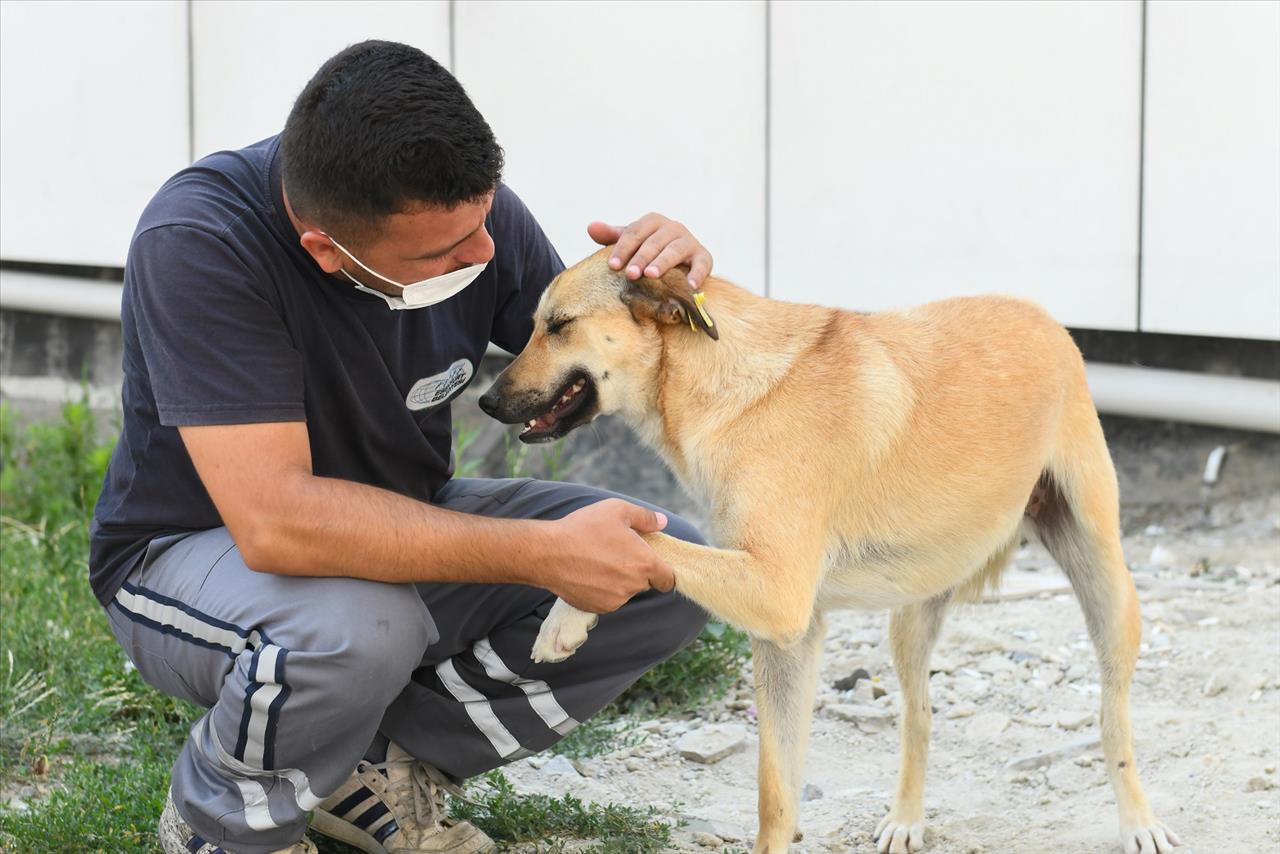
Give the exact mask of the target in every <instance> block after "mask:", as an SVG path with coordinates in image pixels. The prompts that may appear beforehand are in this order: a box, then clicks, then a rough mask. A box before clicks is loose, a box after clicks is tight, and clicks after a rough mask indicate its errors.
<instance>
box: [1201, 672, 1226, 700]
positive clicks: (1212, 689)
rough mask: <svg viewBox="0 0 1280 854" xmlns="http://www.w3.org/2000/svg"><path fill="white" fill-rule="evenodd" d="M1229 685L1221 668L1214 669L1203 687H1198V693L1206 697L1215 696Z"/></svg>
mask: <svg viewBox="0 0 1280 854" xmlns="http://www.w3.org/2000/svg"><path fill="white" fill-rule="evenodd" d="M1229 685H1230V682H1228V680H1227V677H1226V675H1225V674H1224V673H1223V672H1222V671H1221V670H1215V671H1214V672H1213V674H1212V675H1211V676H1210V677H1209V678H1208V679H1207V680H1206V681H1205V683H1204V687H1203V688H1201V689H1200V693H1201V694H1204V695H1205V696H1206V697H1216V696H1218V695H1219V694H1221V693H1222V692H1223V691H1225V690H1227V687H1228V686H1229Z"/></svg>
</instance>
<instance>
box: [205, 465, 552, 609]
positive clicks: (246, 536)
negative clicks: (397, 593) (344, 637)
mask: <svg viewBox="0 0 1280 854" xmlns="http://www.w3.org/2000/svg"><path fill="white" fill-rule="evenodd" d="M294 478H296V480H295V479H294ZM272 491H273V492H277V491H278V493H279V496H280V500H279V501H278V502H276V503H275V504H274V505H273V509H272V510H270V511H268V512H266V513H263V514H262V518H258V519H255V520H254V521H253V523H252V524H250V525H248V526H247V527H248V528H249V530H245V531H237V530H236V527H237V526H230V527H231V533H232V536H234V537H235V538H236V542H237V545H239V547H240V551H241V554H242V556H243V557H244V559H245V562H246V564H248V566H250V567H251V568H252V569H255V570H257V571H259V572H273V573H279V574H281V575H322V576H323V575H345V576H352V577H356V578H369V579H373V580H377V581H388V582H411V581H468V582H484V583H512V584H531V585H535V586H545V585H544V584H543V578H542V573H541V572H540V567H541V566H544V565H545V562H544V561H543V560H542V559H541V558H542V557H543V556H545V555H548V554H551V553H552V552H553V551H554V548H553V545H552V544H553V540H554V537H555V534H554V532H553V529H552V527H551V526H552V524H553V523H550V522H541V521H535V520H525V519H491V518H487V517H483V516H473V515H469V514H466V513H457V512H454V511H451V510H444V509H441V508H439V507H433V506H432V505H430V504H425V503H423V502H421V501H416V500H414V499H412V498H406V497H405V496H403V495H398V494H396V493H394V492H389V491H387V490H385V489H379V488H377V487H373V486H366V485H364V484H360V483H354V482H351V481H346V480H336V479H333V478H323V477H315V476H313V475H309V474H297V475H295V476H292V477H291V478H290V480H289V482H288V483H285V484H276V485H275V489H273V490H272ZM238 527H242V528H243V527H246V526H245V525H243V524H242V525H240V526H238Z"/></svg>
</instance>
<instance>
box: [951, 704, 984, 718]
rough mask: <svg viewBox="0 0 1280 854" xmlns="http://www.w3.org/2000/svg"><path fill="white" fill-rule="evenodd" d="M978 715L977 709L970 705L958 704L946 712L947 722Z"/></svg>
mask: <svg viewBox="0 0 1280 854" xmlns="http://www.w3.org/2000/svg"><path fill="white" fill-rule="evenodd" d="M977 713H978V707H977V706H975V705H973V704H972V703H959V704H957V705H955V706H952V707H951V709H950V710H949V711H948V712H947V720H952V721H954V720H956V719H958V718H971V717H973V716H974V715H976V714H977Z"/></svg>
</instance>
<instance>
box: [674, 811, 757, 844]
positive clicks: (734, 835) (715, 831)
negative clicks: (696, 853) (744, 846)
mask: <svg viewBox="0 0 1280 854" xmlns="http://www.w3.org/2000/svg"><path fill="white" fill-rule="evenodd" d="M681 818H682V819H683V820H684V829H685V831H686V832H688V833H690V834H698V833H705V834H707V835H709V836H716V837H719V838H720V839H721V840H723V841H724V842H740V841H741V840H742V837H743V833H742V832H741V831H739V830H737V829H735V828H733V827H731V826H729V825H722V824H718V823H716V824H713V823H712V822H710V821H707V820H706V819H705V818H699V817H698V816H693V815H684V816H681Z"/></svg>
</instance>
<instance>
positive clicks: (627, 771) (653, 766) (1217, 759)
mask: <svg viewBox="0 0 1280 854" xmlns="http://www.w3.org/2000/svg"><path fill="white" fill-rule="evenodd" d="M1267 457H1268V459H1269V460H1270V462H1274V457H1270V455H1267ZM1264 480H1266V479H1265V478H1264ZM1237 491H1240V490H1237ZM1244 491H1245V492H1248V491H1250V490H1244ZM1252 491H1254V492H1257V491H1258V490H1252ZM1262 492H1263V493H1264V494H1263V495H1262V496H1261V497H1258V496H1256V495H1255V496H1254V497H1232V498H1229V499H1226V500H1215V501H1214V502H1212V503H1211V504H1200V505H1198V506H1187V505H1182V506H1178V505H1168V506H1166V507H1164V508H1163V509H1160V508H1153V507H1150V506H1144V507H1143V508H1141V512H1134V510H1133V508H1129V509H1128V512H1127V513H1126V516H1127V521H1128V524H1129V526H1130V527H1135V526H1136V529H1135V530H1134V531H1133V532H1132V533H1129V534H1128V535H1127V536H1126V538H1125V544H1124V545H1125V553H1126V556H1127V558H1128V560H1129V563H1130V565H1131V567H1132V569H1133V572H1134V576H1135V580H1136V582H1137V585H1138V588H1139V596H1140V599H1141V602H1142V613H1143V624H1144V625H1143V629H1144V631H1143V645H1142V655H1141V657H1140V659H1139V662H1138V671H1137V674H1136V676H1135V680H1134V688H1133V722H1134V732H1135V737H1136V742H1137V753H1138V762H1139V768H1140V771H1141V775H1142V779H1143V782H1144V785H1145V787H1146V791H1147V794H1148V797H1149V798H1150V800H1151V802H1152V805H1153V807H1154V808H1155V810H1156V812H1157V814H1158V815H1159V816H1160V817H1161V818H1162V819H1164V820H1165V821H1166V822H1167V823H1168V824H1169V825H1170V826H1171V827H1173V828H1174V829H1175V830H1176V831H1177V832H1178V833H1179V834H1180V835H1181V836H1182V838H1183V841H1184V843H1185V844H1186V848H1184V849H1182V850H1186V851H1192V852H1199V854H1209V852H1215V854H1216V852H1231V854H1234V852H1242V854H1243V852H1262V851H1276V850H1280V773H1277V765H1278V764H1280V495H1277V494H1276V493H1275V491H1274V490H1272V489H1270V487H1269V486H1268V487H1267V488H1266V489H1264V490H1262ZM1268 493H1269V494H1268ZM887 625H888V619H887V614H883V613H860V612H845V613H837V614H834V615H833V616H832V619H831V626H830V630H829V634H828V637H827V641H826V655H825V660H824V664H823V668H822V678H821V683H820V686H819V694H818V700H817V710H816V712H815V715H814V721H813V735H812V738H811V741H810V747H809V759H808V770H807V774H806V779H807V781H808V785H807V786H806V800H805V802H804V803H803V804H802V808H801V828H802V830H803V831H804V834H805V838H804V841H803V842H800V843H797V844H796V845H794V846H793V852H796V854H805V852H811V854H818V852H845V851H874V850H875V846H874V844H873V843H872V842H871V831H872V829H873V828H874V827H875V825H876V822H877V821H878V820H879V819H880V817H881V816H882V815H883V814H884V812H885V811H886V810H887V809H888V807H889V803H890V798H891V797H892V792H893V787H894V784H895V780H896V774H897V761H898V739H897V702H898V696H899V692H898V685H897V680H896V678H895V677H894V674H893V670H892V666H891V663H890V657H889V651H888V648H887V642H886V634H887ZM857 668H865V669H866V670H867V671H868V672H869V673H870V674H871V677H872V679H871V681H867V680H863V681H861V682H860V683H859V684H858V686H857V687H856V688H854V689H853V690H847V691H841V690H838V689H837V688H836V687H835V686H834V684H833V683H835V682H836V681H837V680H839V679H841V678H843V677H847V676H849V675H850V674H851V673H852V672H853V671H854V670H855V669H857ZM933 669H934V670H937V671H940V672H938V673H936V674H935V675H934V676H933V678H932V680H931V685H932V696H933V701H934V705H935V708H936V710H937V714H936V715H935V721H934V734H933V739H932V750H931V754H930V759H929V782H928V787H927V791H926V810H927V822H928V828H927V831H926V850H927V851H931V852H936V854H978V852H1001V854H1008V852H1028V853H1029V852H1044V851H1050V850H1052V851H1054V852H1058V853H1059V854H1074V852H1082V854H1083V852H1090V854H1093V852H1107V851H1118V850H1119V846H1118V844H1117V838H1118V834H1117V827H1118V826H1117V814H1116V808H1115V802H1114V799H1113V796H1112V792H1111V788H1110V785H1109V784H1108V782H1107V778H1106V772H1105V768H1104V763H1103V761H1102V752H1101V749H1100V747H1099V746H1098V745H1097V736H1098V727H1097V711H1098V697H1099V685H1098V670H1097V666H1096V663H1095V660H1094V654H1093V649H1092V646H1091V645H1090V643H1089V641H1088V637H1087V635H1086V633H1085V627H1084V620H1083V617H1082V615H1081V612H1080V609H1079V607H1078V605H1077V604H1076V602H1075V599H1074V597H1073V596H1072V595H1071V594H1070V592H1069V590H1068V588H1067V582H1066V579H1065V578H1064V577H1063V576H1062V575H1061V573H1060V572H1059V571H1058V569H1057V568H1056V567H1055V566H1054V565H1053V563H1052V561H1051V559H1050V558H1049V557H1048V555H1047V554H1046V553H1045V552H1044V551H1043V550H1042V549H1041V548H1040V547H1039V546H1038V545H1034V544H1031V545H1028V546H1027V547H1025V548H1023V549H1022V550H1021V551H1020V552H1019V554H1018V555H1017V559H1016V564H1015V566H1014V567H1012V568H1011V569H1010V571H1009V573H1008V574H1007V575H1006V579H1005V584H1004V586H1003V587H1002V588H1001V591H1000V593H999V594H998V595H997V596H994V597H992V601H988V602H986V603H983V604H981V605H970V606H964V607H961V608H959V609H956V610H955V611H953V613H952V614H951V616H950V617H949V619H948V622H947V625H946V628H945V629H944V631H943V635H942V638H941V640H940V642H939V644H938V648H937V650H936V652H935V658H934V665H933ZM749 675H750V674H749V669H748V671H747V672H746V673H744V674H743V678H744V681H743V683H742V685H741V686H740V688H739V690H738V691H737V692H736V693H734V694H731V696H729V697H727V698H726V699H725V700H724V701H723V702H722V703H720V704H719V705H718V706H716V707H714V708H711V709H708V710H706V711H705V712H704V713H703V714H702V715H700V716H698V717H694V718H688V717H685V718H680V719H675V718H671V719H660V720H655V721H648V722H645V723H644V724H643V735H644V741H643V743H641V744H639V745H637V746H634V747H628V748H623V749H620V750H617V751H615V752H613V753H610V754H607V755H605V756H601V757H598V758H596V759H591V760H586V761H582V762H578V763H574V764H570V763H568V762H567V761H566V760H564V759H562V758H557V759H550V760H549V759H548V757H546V756H540V757H538V756H535V757H531V758H530V759H527V760H524V761H521V762H519V763H516V765H514V766H512V768H511V769H510V770H511V773H510V776H511V778H512V779H513V780H514V781H515V782H516V783H517V785H518V787H519V788H521V789H522V790H525V791H540V792H546V793H551V794H564V793H573V794H575V795H576V796H578V797H582V798H584V799H588V800H596V801H601V802H605V801H617V802H623V803H628V804H633V805H646V804H652V805H654V806H657V807H659V808H661V809H663V810H670V809H671V805H672V803H673V802H677V801H678V802H680V803H681V804H682V806H680V807H679V808H678V809H677V811H676V812H677V814H682V815H684V816H685V817H686V819H687V821H688V825H687V827H686V829H685V830H683V831H681V832H680V833H679V834H678V841H679V846H680V847H679V849H678V850H680V851H711V850H714V851H720V850H723V849H725V848H727V849H729V850H735V849H749V848H750V845H751V839H752V835H753V834H754V832H755V798H756V795H755V755H756V746H757V736H756V726H755V717H754V715H755V710H754V705H753V701H752V698H751V693H750V691H749V690H748V688H747V687H746V686H747V685H748V684H749ZM881 690H883V692H884V696H883V697H880V698H878V699H876V698H874V696H873V695H874V694H879V693H880V692H881ZM868 704H869V705H871V706H872V707H873V710H879V712H880V713H881V714H873V713H872V711H868V710H867V709H866V708H865V706H867V705H868ZM854 706H862V707H863V709H862V711H858V710H856V709H854V708H851V707H854ZM849 718H853V719H854V720H849ZM697 730H701V731H702V733H703V734H704V735H706V734H710V733H717V732H718V731H720V730H724V732H721V733H720V734H721V735H726V736H727V738H728V740H729V741H730V742H735V741H736V742H738V746H737V749H736V752H732V753H730V755H728V756H727V757H726V758H723V759H720V760H718V761H716V762H714V763H711V764H703V763H700V762H696V761H691V760H689V759H686V758H683V757H682V756H681V754H680V752H679V751H678V749H677V747H676V744H677V742H678V741H679V740H680V739H681V737H682V736H686V737H687V735H686V734H687V733H690V732H692V731H697ZM1059 748H1066V750H1065V753H1066V754H1067V755H1065V756H1062V757H1061V758H1058V759H1056V760H1054V761H1051V762H1049V763H1048V764H1047V765H1042V767H1038V768H1034V769H1032V770H1019V769H1018V768H1011V767H1010V763H1011V762H1015V761H1017V760H1019V759H1026V758H1028V757H1033V756H1036V755H1038V754H1041V753H1044V752H1046V751H1054V750H1057V749H1059ZM1024 764H1030V763H1024ZM575 765H576V767H574V766H575Z"/></svg>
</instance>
